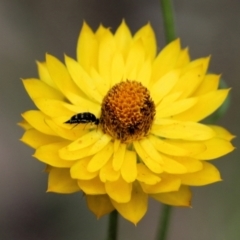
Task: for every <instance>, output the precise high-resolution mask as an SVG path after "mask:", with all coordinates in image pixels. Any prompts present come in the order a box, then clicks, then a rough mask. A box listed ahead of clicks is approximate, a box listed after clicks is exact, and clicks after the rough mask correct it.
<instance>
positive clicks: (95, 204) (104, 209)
mask: <svg viewBox="0 0 240 240" xmlns="http://www.w3.org/2000/svg"><path fill="white" fill-rule="evenodd" d="M86 200H87V205H88V208H89V209H90V211H92V212H93V213H94V214H95V215H96V216H97V218H100V217H102V216H103V215H105V214H108V213H110V212H112V211H113V210H114V207H113V205H112V203H111V201H110V199H109V197H108V195H106V194H105V195H86Z"/></svg>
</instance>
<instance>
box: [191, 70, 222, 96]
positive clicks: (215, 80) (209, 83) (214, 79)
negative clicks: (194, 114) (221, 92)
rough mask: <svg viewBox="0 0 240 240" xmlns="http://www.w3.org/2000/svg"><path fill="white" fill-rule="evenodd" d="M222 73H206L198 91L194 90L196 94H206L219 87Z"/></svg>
mask: <svg viewBox="0 0 240 240" xmlns="http://www.w3.org/2000/svg"><path fill="white" fill-rule="evenodd" d="M220 77H221V76H220V75H216V74H207V75H205V77H204V79H203V81H202V83H201V85H200V86H199V87H198V89H197V90H196V92H194V94H193V95H194V96H200V95H204V94H206V93H208V92H212V91H216V90H217V89H218V85H219V81H220Z"/></svg>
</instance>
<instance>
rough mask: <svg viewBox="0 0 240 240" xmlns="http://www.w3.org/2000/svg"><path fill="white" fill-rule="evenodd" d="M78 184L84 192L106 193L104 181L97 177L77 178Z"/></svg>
mask: <svg viewBox="0 0 240 240" xmlns="http://www.w3.org/2000/svg"><path fill="white" fill-rule="evenodd" d="M78 185H79V187H80V188H81V189H82V191H83V192H84V193H85V194H89V195H99V194H100V195H101V194H106V190H105V186H104V183H103V182H101V181H100V179H99V177H95V178H93V179H90V180H78Z"/></svg>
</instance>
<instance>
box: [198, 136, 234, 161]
mask: <svg viewBox="0 0 240 240" xmlns="http://www.w3.org/2000/svg"><path fill="white" fill-rule="evenodd" d="M204 145H205V146H206V150H205V151H204V152H202V153H200V154H197V155H196V156H194V157H195V158H197V159H201V160H211V159H215V158H219V157H222V156H224V155H226V154H228V153H230V152H232V151H233V150H234V147H233V145H232V144H231V143H230V142H229V141H227V140H225V139H221V138H212V139H209V140H207V141H204Z"/></svg>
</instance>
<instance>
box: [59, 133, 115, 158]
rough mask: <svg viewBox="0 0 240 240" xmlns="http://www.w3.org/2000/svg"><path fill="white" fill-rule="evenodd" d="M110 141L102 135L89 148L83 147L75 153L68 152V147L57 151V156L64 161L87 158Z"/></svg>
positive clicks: (109, 138)
mask: <svg viewBox="0 0 240 240" xmlns="http://www.w3.org/2000/svg"><path fill="white" fill-rule="evenodd" d="M110 141H111V137H110V136H108V135H107V134H104V135H103V136H102V137H101V138H100V139H99V140H98V141H97V142H96V143H94V144H93V145H91V146H89V147H85V148H83V149H80V150H76V151H69V150H68V147H64V148H62V149H60V150H59V156H60V157H61V158H62V159H65V160H70V161H71V160H77V159H81V158H84V157H87V156H91V155H93V154H95V153H97V152H99V151H101V150H102V149H103V148H104V147H105V146H107V144H108V143H109V142H110Z"/></svg>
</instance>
